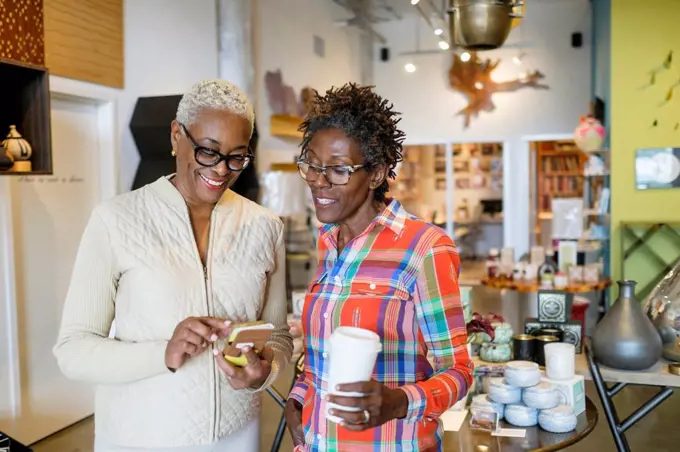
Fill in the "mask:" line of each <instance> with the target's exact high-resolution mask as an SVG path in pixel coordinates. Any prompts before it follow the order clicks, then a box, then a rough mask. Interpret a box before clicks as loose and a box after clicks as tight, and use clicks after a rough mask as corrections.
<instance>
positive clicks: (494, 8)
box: [448, 0, 524, 51]
mask: <svg viewBox="0 0 680 452" xmlns="http://www.w3.org/2000/svg"><path fill="white" fill-rule="evenodd" d="M523 7H524V2H523V1H515V0H473V1H470V0H449V9H448V14H449V34H450V36H451V43H452V45H453V46H456V47H462V48H464V49H466V50H471V51H476V50H492V49H496V48H498V47H501V46H502V45H503V43H504V42H505V40H506V39H507V38H508V35H509V34H510V30H511V29H512V27H513V25H515V24H516V23H515V22H514V21H515V19H519V18H521V17H523V13H524V8H523Z"/></svg>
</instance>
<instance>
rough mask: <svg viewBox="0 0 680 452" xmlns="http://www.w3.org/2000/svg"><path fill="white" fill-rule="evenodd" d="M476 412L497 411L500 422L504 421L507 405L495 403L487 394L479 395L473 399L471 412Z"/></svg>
mask: <svg viewBox="0 0 680 452" xmlns="http://www.w3.org/2000/svg"><path fill="white" fill-rule="evenodd" d="M475 410H486V411H495V412H496V413H498V420H502V419H503V416H504V415H505V405H503V404H502V403H497V402H494V401H493V400H491V399H490V398H489V397H488V395H487V394H479V395H476V396H474V397H473V398H472V403H470V411H471V412H474V411H475Z"/></svg>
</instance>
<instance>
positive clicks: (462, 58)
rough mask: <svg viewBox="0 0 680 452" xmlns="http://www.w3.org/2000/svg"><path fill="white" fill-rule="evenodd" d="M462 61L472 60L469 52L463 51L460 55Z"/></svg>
mask: <svg viewBox="0 0 680 452" xmlns="http://www.w3.org/2000/svg"><path fill="white" fill-rule="evenodd" d="M460 61H462V62H463V63H465V62H466V61H470V54H469V53H468V52H463V53H462V54H461V56H460Z"/></svg>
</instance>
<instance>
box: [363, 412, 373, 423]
mask: <svg viewBox="0 0 680 452" xmlns="http://www.w3.org/2000/svg"><path fill="white" fill-rule="evenodd" d="M370 421H371V413H369V412H368V410H364V424H368V423H369V422H370Z"/></svg>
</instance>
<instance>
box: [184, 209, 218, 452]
mask: <svg viewBox="0 0 680 452" xmlns="http://www.w3.org/2000/svg"><path fill="white" fill-rule="evenodd" d="M186 214H187V220H188V222H189V232H190V235H191V237H192V238H193V239H194V249H195V250H196V259H197V260H198V263H199V264H200V265H201V268H202V269H203V289H204V298H205V304H206V309H207V313H208V315H209V316H211V315H213V310H212V309H211V300H212V297H211V296H210V276H209V273H208V266H209V265H210V260H211V258H212V243H213V217H214V211H213V213H211V214H210V231H209V232H208V254H207V255H206V264H205V265H203V262H202V261H201V253H200V251H199V249H198V244H197V243H196V236H195V235H194V231H193V229H192V226H191V216H190V215H189V207H187V208H186ZM213 347H214V345H213ZM210 363H211V366H210V367H211V371H212V383H213V394H214V400H213V419H212V423H211V426H210V430H211V436H212V439H213V441H216V440H217V436H218V429H217V424H218V412H219V410H218V407H217V403H218V400H219V396H218V391H219V384H218V381H219V375H217V370H218V369H217V364H216V363H215V360H214V359H212V358H211V359H210Z"/></svg>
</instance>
